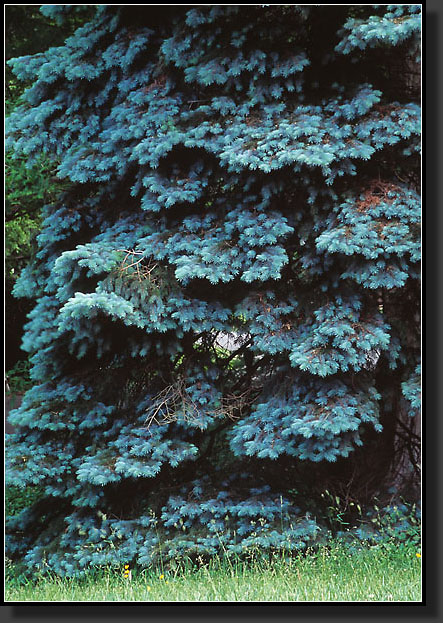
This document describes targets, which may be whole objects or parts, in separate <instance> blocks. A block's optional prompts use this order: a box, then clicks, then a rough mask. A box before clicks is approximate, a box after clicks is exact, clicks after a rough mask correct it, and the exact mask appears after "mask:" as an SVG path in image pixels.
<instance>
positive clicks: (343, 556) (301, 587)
mask: <svg viewBox="0 0 443 623" xmlns="http://www.w3.org/2000/svg"><path fill="white" fill-rule="evenodd" d="M131 573H132V577H131V579H125V578H124V577H123V569H104V570H90V571H88V573H87V574H86V576H85V577H84V578H82V579H66V578H65V579H61V578H58V577H56V576H49V577H48V576H46V577H45V578H43V577H42V578H39V579H37V580H33V581H31V580H29V579H26V578H25V577H24V576H23V575H19V574H18V572H17V571H16V570H15V568H14V567H13V566H8V567H7V573H6V589H5V599H6V601H7V602H24V601H30V602H42V601H43V602H63V601H69V602H79V601H80V602H109V601H119V602H125V601H126V602H150V601H153V602H174V601H190V602H235V601H239V602H254V601H263V602H282V601H283V602H329V601H331V602H334V601H349V602H411V601H412V602H414V601H415V602H420V600H421V561H420V559H419V558H418V557H417V556H416V550H415V549H414V548H413V547H410V546H404V545H399V544H395V543H390V544H388V545H384V546H373V547H369V546H364V545H362V546H361V547H358V548H357V549H355V550H353V551H351V550H349V548H348V547H347V546H346V545H343V544H340V543H335V544H333V545H332V546H330V547H329V548H326V547H321V548H320V549H319V550H318V552H316V553H314V552H310V553H308V554H306V555H300V556H294V557H292V558H287V559H286V560H285V559H283V558H282V557H275V558H274V559H273V560H272V561H269V560H267V559H266V560H265V559H263V558H259V557H258V556H257V555H256V556H255V555H252V557H251V560H250V561H249V562H248V563H245V562H241V561H240V560H239V559H235V560H232V559H231V560H228V559H219V558H217V559H215V560H213V561H211V562H210V563H208V564H205V565H200V566H199V567H197V566H196V565H192V564H191V563H189V564H187V565H179V566H177V568H176V570H175V571H172V570H168V571H166V570H165V571H164V572H163V573H162V571H161V570H159V569H157V570H155V569H151V570H144V571H136V570H133V571H132V572H131Z"/></svg>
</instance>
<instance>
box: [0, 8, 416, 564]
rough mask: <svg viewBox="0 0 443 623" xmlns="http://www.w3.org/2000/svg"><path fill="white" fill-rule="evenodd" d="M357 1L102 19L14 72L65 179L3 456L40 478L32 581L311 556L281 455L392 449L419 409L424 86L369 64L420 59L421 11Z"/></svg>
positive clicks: (41, 145)
mask: <svg viewBox="0 0 443 623" xmlns="http://www.w3.org/2000/svg"><path fill="white" fill-rule="evenodd" d="M338 9H339V8H338V7H332V8H330V7H329V8H327V7H325V6H322V5H318V6H317V5H306V6H284V7H283V6H281V7H280V6H277V5H264V6H262V5H251V6H230V5H228V6H201V7H197V8H192V9H189V8H187V7H174V10H173V11H170V10H169V9H168V8H167V7H164V8H163V7H155V8H153V9H152V8H149V7H148V6H147V5H146V6H145V7H137V8H134V7H130V6H129V7H124V6H113V5H111V6H105V5H103V6H98V7H97V10H96V15H95V18H94V19H93V20H92V21H91V22H90V23H88V24H86V25H84V26H83V27H81V28H79V29H78V30H77V32H76V33H75V34H74V35H73V36H72V37H70V38H69V39H68V40H67V41H66V43H65V45H64V46H61V47H56V48H50V49H49V50H48V51H47V52H44V53H42V54H38V55H35V56H32V57H22V58H19V59H13V60H12V61H10V64H11V67H12V68H13V70H14V72H15V74H16V75H17V76H18V77H19V78H21V79H23V80H32V81H33V85H32V86H31V87H30V88H29V89H28V90H27V91H26V92H25V94H24V98H23V104H22V105H21V106H20V108H18V109H16V110H15V111H14V113H13V114H12V115H11V116H10V118H9V119H8V123H7V139H6V140H7V148H8V149H9V148H11V149H13V150H14V152H15V153H16V154H17V155H18V156H20V157H22V156H23V155H25V156H27V157H28V159H29V161H30V162H32V161H34V160H35V159H37V158H38V157H39V155H40V154H41V153H42V152H44V153H47V154H49V155H51V156H54V157H55V158H56V160H57V161H58V163H59V166H58V176H59V177H60V178H62V179H66V180H69V181H70V183H71V185H70V190H69V191H67V192H66V193H65V194H64V195H63V196H61V197H60V200H59V201H58V202H57V203H56V204H54V205H48V206H45V207H44V209H43V226H42V230H41V232H40V234H39V236H38V244H39V248H38V251H37V254H36V257H35V259H34V261H33V263H32V264H31V265H30V266H28V267H27V268H26V269H25V270H24V271H23V273H22V275H21V277H20V279H19V280H18V282H17V284H16V287H15V293H16V295H17V296H31V297H34V298H36V299H37V304H36V306H35V308H34V310H33V311H32V312H31V313H30V315H29V322H28V324H27V327H26V333H25V337H24V340H23V348H24V349H25V350H26V351H27V352H29V354H30V357H31V362H32V370H31V377H32V379H33V381H34V383H35V386H34V387H33V388H32V389H31V390H30V391H29V392H28V393H27V394H26V396H25V398H24V401H23V404H22V405H21V407H20V408H19V409H18V410H16V411H15V412H14V413H13V414H12V416H11V422H12V423H13V424H14V425H15V426H16V430H17V432H16V433H14V435H12V436H10V437H9V438H8V459H7V460H8V464H7V478H8V479H9V481H10V482H11V483H12V484H14V485H18V486H25V485H27V484H39V485H40V486H43V487H44V490H45V496H46V497H45V498H44V500H43V501H41V502H39V503H38V504H37V505H36V506H35V507H33V508H30V509H27V510H25V511H24V512H23V513H22V514H21V515H19V516H17V517H15V518H14V519H13V520H12V521H11V522H10V527H9V528H8V530H9V532H10V534H11V536H10V540H9V545H8V552H9V554H10V555H13V556H16V557H21V558H23V560H24V561H25V563H26V564H27V565H28V567H29V568H38V569H52V570H54V571H55V572H57V573H61V574H68V575H75V574H78V573H81V570H82V569H83V568H84V567H85V566H87V565H89V564H108V563H111V564H120V563H121V562H123V561H130V560H131V561H136V562H138V563H139V564H142V565H146V564H149V563H150V562H151V561H152V560H154V559H155V556H157V555H159V554H160V553H161V554H162V555H163V556H168V557H170V556H174V555H180V554H185V553H188V554H189V553H205V554H210V553H214V552H216V551H217V549H220V548H221V547H223V548H225V550H226V551H228V552H239V551H244V550H245V549H247V547H249V546H252V545H255V546H259V547H260V548H281V547H285V548H290V549H292V548H296V549H299V548H303V547H305V545H306V544H307V543H309V542H311V541H312V540H313V539H314V538H315V537H316V534H317V532H318V530H319V528H318V525H317V524H316V522H315V520H314V519H310V518H309V517H307V516H306V510H305V509H303V508H302V507H303V506H304V501H303V500H297V501H296V503H294V502H293V500H292V499H291V498H290V496H289V497H288V495H287V489H289V488H291V487H293V485H294V483H293V482H292V481H291V478H289V477H286V476H284V474H287V473H288V472H287V470H288V468H287V464H288V463H287V459H288V457H289V458H290V460H291V461H292V463H293V464H294V465H302V464H308V465H310V468H309V469H311V470H312V469H314V468H315V467H316V466H317V465H318V464H319V463H321V462H324V461H327V462H338V461H339V460H340V459H344V458H346V457H348V456H352V454H353V451H354V450H355V449H356V448H359V447H360V446H362V445H363V446H364V443H365V439H366V437H367V436H368V435H369V436H371V435H372V437H374V436H375V437H377V435H378V436H381V435H382V434H383V433H382V430H383V429H382V425H381V423H380V420H381V415H382V414H384V415H386V413H387V414H388V415H390V416H392V417H394V416H395V413H393V409H394V407H393V406H392V405H393V404H394V401H392V400H391V398H392V395H391V394H389V397H390V402H389V401H387V400H386V395H387V394H386V392H387V390H386V387H387V386H388V387H389V378H390V377H389V376H386V375H389V374H390V373H391V372H392V371H395V375H396V376H395V380H393V381H392V386H391V387H389V390H390V391H391V390H392V391H393V390H394V389H397V390H398V391H399V392H400V393H401V392H402V396H403V398H402V401H403V403H405V402H406V403H407V404H408V405H409V406H408V410H409V412H410V415H411V416H412V415H414V414H416V413H417V412H418V409H419V390H420V377H419V371H418V370H416V366H417V363H418V352H419V344H417V340H416V339H415V338H414V336H415V333H414V331H415V329H412V327H413V326H416V320H415V315H414V314H415V312H414V310H413V309H412V308H411V307H410V304H411V303H410V302H411V301H412V300H414V301H415V302H416V301H417V282H418V279H419V277H420V270H419V260H420V231H419V225H420V194H419V189H418V188H417V185H416V184H415V180H414V175H413V172H414V171H416V170H417V167H418V164H417V163H418V162H419V160H418V158H419V156H418V149H419V147H420V124H421V121H420V107H419V103H418V102H419V98H418V97H415V98H413V97H408V96H407V95H406V94H405V93H406V92H405V93H403V92H402V91H401V90H400V91H399V92H398V96H397V98H396V100H395V101H392V99H391V98H390V97H389V96H388V95H386V94H385V93H384V92H383V90H382V88H381V85H383V84H385V83H384V82H383V83H380V84H379V83H378V76H377V74H376V73H374V64H373V62H372V56H371V54H375V53H376V54H377V55H378V56H377V59H380V54H382V55H384V56H383V58H384V63H385V66H384V72H385V73H386V72H389V71H396V70H395V69H391V66H392V67H394V65H395V63H398V58H399V55H400V56H402V58H403V57H405V59H407V60H408V62H411V61H410V55H411V54H412V55H413V54H416V52H417V37H418V40H419V35H420V12H419V7H416V6H410V5H408V6H406V5H405V6H403V5H402V6H401V7H400V6H398V5H393V6H390V5H389V6H381V5H380V6H375V7H371V6H369V5H368V6H362V7H359V8H358V9H356V7H350V6H349V7H347V6H345V7H340V9H339V10H338ZM42 10H43V11H44V12H45V14H47V15H50V16H51V17H52V18H54V19H63V16H64V15H65V14H66V13H67V12H69V11H70V10H76V6H75V5H72V6H71V5H64V6H58V5H57V6H54V5H52V6H49V7H43V8H42ZM356 13H357V14H358V17H355V14H356ZM352 15H353V17H351V16H352ZM394 61H395V63H394ZM377 62H379V60H378V61H377ZM395 67H397V65H395ZM381 73H382V72H381ZM415 304H416V303H415ZM414 323H415V325H414ZM414 340H415V341H414ZM414 370H415V373H412V371H414ZM393 378H394V377H393ZM380 379H381V380H380ZM389 405H391V406H389ZM389 409H390V410H391V411H389ZM268 459H272V461H270V462H269V463H271V466H270V467H269V473H267V472H266V473H265V471H263V469H262V468H261V463H263V461H267V460H268ZM269 463H268V465H269ZM283 466H286V467H284V468H283ZM254 470H255V473H256V474H257V476H256V481H257V482H256V486H254V483H253V481H254V478H253V477H252V474H253V473H254ZM230 472H236V473H239V474H240V476H239V477H238V478H237V477H233V476H232V478H228V476H229V474H230ZM246 474H249V476H248V479H247V482H246V480H245V479H244V478H243V479H242V477H241V475H243V476H244V477H246ZM259 474H260V475H259ZM271 476H272V478H271ZM284 478H286V480H284ZM288 478H289V480H288ZM223 479H225V480H223ZM251 481H252V484H251ZM289 481H291V482H292V484H291V482H289ZM276 483H278V485H276ZM171 491H172V493H171Z"/></svg>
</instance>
